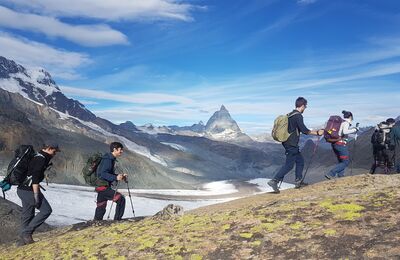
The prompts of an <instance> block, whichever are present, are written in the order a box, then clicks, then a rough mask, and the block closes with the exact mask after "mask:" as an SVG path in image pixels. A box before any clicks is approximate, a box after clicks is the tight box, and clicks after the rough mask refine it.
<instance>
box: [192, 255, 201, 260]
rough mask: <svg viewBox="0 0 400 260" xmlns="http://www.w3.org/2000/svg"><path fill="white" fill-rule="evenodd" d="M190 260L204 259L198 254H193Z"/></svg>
mask: <svg viewBox="0 0 400 260" xmlns="http://www.w3.org/2000/svg"><path fill="white" fill-rule="evenodd" d="M190 260H203V257H202V256H201V255H198V254H193V255H191V256H190Z"/></svg>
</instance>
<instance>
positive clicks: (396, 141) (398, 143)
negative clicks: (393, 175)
mask: <svg viewBox="0 0 400 260" xmlns="http://www.w3.org/2000/svg"><path fill="white" fill-rule="evenodd" d="M390 142H391V145H392V146H393V147H394V158H395V160H394V162H395V166H396V172H397V173H400V159H398V158H399V155H400V151H399V148H400V121H397V122H396V123H395V125H394V126H393V128H392V130H391V131H390Z"/></svg>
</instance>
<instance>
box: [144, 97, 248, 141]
mask: <svg viewBox="0 0 400 260" xmlns="http://www.w3.org/2000/svg"><path fill="white" fill-rule="evenodd" d="M138 129H139V130H140V131H142V132H145V133H148V134H175V135H184V136H202V137H206V138H209V139H212V140H217V141H223V142H230V143H234V144H245V143H249V142H253V140H252V138H250V137H249V136H248V135H246V134H245V133H243V132H242V131H241V130H240V128H239V126H238V124H237V123H236V121H235V120H234V119H233V118H232V117H231V115H230V113H229V111H228V110H227V109H226V107H225V106H224V105H222V106H221V108H220V110H219V111H216V112H215V113H214V114H213V115H212V116H211V118H210V119H209V120H208V121H207V124H206V125H204V123H203V122H202V121H200V122H199V123H198V124H193V125H192V126H183V127H179V126H159V127H155V126H154V125H152V124H146V125H144V126H140V127H138Z"/></svg>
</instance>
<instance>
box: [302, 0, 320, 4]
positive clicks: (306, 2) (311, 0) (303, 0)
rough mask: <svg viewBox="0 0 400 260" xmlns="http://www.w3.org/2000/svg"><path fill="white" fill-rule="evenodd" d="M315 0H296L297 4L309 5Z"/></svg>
mask: <svg viewBox="0 0 400 260" xmlns="http://www.w3.org/2000/svg"><path fill="white" fill-rule="evenodd" d="M315 2H317V0H297V3H298V4H299V5H310V4H313V3H315Z"/></svg>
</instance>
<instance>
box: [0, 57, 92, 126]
mask: <svg viewBox="0 0 400 260" xmlns="http://www.w3.org/2000/svg"><path fill="white" fill-rule="evenodd" d="M0 85H1V87H2V88H3V89H4V90H7V91H9V92H12V93H18V94H20V95H22V96H23V97H25V98H28V99H30V100H32V101H35V102H38V103H39V104H45V105H48V106H49V107H52V108H54V109H56V110H58V111H60V112H62V113H65V114H67V115H71V116H74V117H77V118H79V119H82V120H85V121H92V120H94V119H95V118H96V116H95V115H94V114H93V113H92V112H90V111H89V110H88V109H86V108H85V106H84V105H82V104H81V103H80V102H79V101H76V100H73V99H70V98H67V97H66V96H65V95H64V94H63V93H62V92H61V90H60V89H59V87H58V86H57V84H56V83H55V82H54V80H53V79H52V78H51V76H50V74H49V73H48V72H47V71H45V70H44V69H42V68H32V69H27V68H24V67H23V66H21V65H19V64H17V63H15V62H14V61H12V60H8V59H6V58H4V57H2V56H0Z"/></svg>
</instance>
